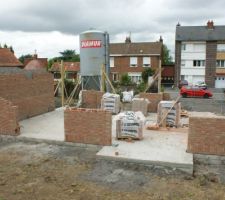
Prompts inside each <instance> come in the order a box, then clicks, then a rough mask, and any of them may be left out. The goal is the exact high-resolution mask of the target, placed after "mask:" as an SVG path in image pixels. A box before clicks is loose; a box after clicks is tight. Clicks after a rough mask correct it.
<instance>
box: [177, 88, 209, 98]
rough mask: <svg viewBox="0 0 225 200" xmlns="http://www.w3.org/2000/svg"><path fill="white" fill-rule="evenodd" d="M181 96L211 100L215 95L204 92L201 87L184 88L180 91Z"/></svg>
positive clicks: (207, 91)
mask: <svg viewBox="0 0 225 200" xmlns="http://www.w3.org/2000/svg"><path fill="white" fill-rule="evenodd" d="M180 95H182V97H184V98H186V97H204V98H209V97H212V96H213V94H212V93H211V92H210V91H209V90H203V89H202V88H199V87H191V86H183V87H182V88H181V89H180Z"/></svg>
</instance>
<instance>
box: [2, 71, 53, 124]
mask: <svg viewBox="0 0 225 200" xmlns="http://www.w3.org/2000/svg"><path fill="white" fill-rule="evenodd" d="M22 72H23V73H8V74H1V73H0V97H2V98H4V99H7V100H9V101H11V102H12V103H13V104H14V105H16V106H18V120H22V119H25V118H29V117H32V116H35V115H39V114H42V113H45V112H48V111H52V110H54V108H55V103H54V85H53V84H54V83H53V76H52V74H50V73H47V72H45V73H37V72H24V71H22ZM28 75H29V76H28Z"/></svg>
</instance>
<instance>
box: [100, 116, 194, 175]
mask: <svg viewBox="0 0 225 200" xmlns="http://www.w3.org/2000/svg"><path fill="white" fill-rule="evenodd" d="M116 118H117V116H115V117H114V119H113V129H112V135H113V145H112V146H105V147H103V148H102V149H101V150H100V151H99V152H98V153H97V156H99V157H102V158H103V159H114V160H127V161H130V162H139V163H144V164H152V165H161V166H168V167H172V168H179V169H180V170H183V171H186V172H188V173H192V171H193V155H192V154H190V153H186V149H187V130H185V129H184V130H181V131H180V132H178V130H175V129H174V131H171V130H170V131H152V130H146V129H145V130H144V139H143V140H140V141H139V140H134V141H132V142H128V141H124V140H116V138H115V135H116V133H115V132H116V131H115V120H116ZM147 120H148V121H149V122H154V121H155V120H156V115H155V114H151V115H150V117H148V118H147Z"/></svg>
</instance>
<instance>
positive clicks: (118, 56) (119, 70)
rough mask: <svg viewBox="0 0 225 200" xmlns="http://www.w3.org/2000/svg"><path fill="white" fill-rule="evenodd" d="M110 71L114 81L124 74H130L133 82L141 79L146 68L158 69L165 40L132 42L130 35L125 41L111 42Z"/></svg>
mask: <svg viewBox="0 0 225 200" xmlns="http://www.w3.org/2000/svg"><path fill="white" fill-rule="evenodd" d="M109 52H110V72H111V79H112V80H113V81H119V80H120V78H121V75H122V74H126V73H127V74H128V75H129V76H130V77H131V80H132V81H133V82H136V83H138V82H140V81H141V73H142V72H143V71H144V69H145V68H147V67H151V68H152V69H155V70H156V69H157V68H158V67H159V60H160V59H161V57H162V52H163V40H162V38H160V41H158V42H139V43H134V42H131V39H130V38H129V37H127V38H126V40H125V43H111V44H110V48H109Z"/></svg>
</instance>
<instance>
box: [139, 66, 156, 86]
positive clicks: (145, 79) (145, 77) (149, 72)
mask: <svg viewBox="0 0 225 200" xmlns="http://www.w3.org/2000/svg"><path fill="white" fill-rule="evenodd" d="M153 74H154V70H153V69H152V68H149V67H148V68H145V69H144V71H143V72H142V73H141V77H142V80H143V82H144V83H147V82H148V77H149V76H152V75H153Z"/></svg>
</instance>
